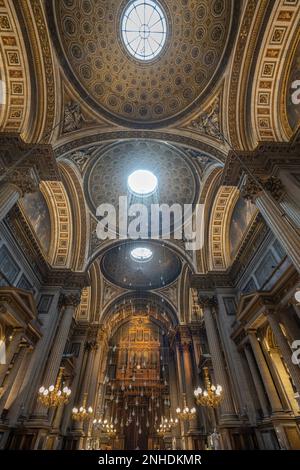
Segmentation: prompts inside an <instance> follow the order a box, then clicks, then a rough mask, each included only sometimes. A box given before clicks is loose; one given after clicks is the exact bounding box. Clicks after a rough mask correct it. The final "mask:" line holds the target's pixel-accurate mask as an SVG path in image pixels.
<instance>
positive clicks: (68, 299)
mask: <svg viewBox="0 0 300 470" xmlns="http://www.w3.org/2000/svg"><path fill="white" fill-rule="evenodd" d="M80 300H81V295H80V293H78V292H64V293H62V294H60V297H59V301H58V305H59V307H60V308H61V307H74V308H76V307H77V306H78V305H79V304H80Z"/></svg>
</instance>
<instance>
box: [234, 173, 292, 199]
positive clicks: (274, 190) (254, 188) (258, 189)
mask: <svg viewBox="0 0 300 470" xmlns="http://www.w3.org/2000/svg"><path fill="white" fill-rule="evenodd" d="M264 190H265V191H268V193H270V194H271V195H272V197H273V198H274V199H275V201H279V200H280V199H281V198H282V196H283V194H284V187H283V185H282V182H281V180H280V179H279V178H277V177H276V176H270V177H269V178H267V179H266V180H260V179H258V178H256V180H254V179H253V178H250V177H249V176H247V178H246V181H245V184H244V185H243V187H242V189H241V196H242V197H243V198H244V199H248V200H250V201H251V202H255V199H256V198H257V197H258V196H259V195H260V194H261V193H262V192H263V191H264Z"/></svg>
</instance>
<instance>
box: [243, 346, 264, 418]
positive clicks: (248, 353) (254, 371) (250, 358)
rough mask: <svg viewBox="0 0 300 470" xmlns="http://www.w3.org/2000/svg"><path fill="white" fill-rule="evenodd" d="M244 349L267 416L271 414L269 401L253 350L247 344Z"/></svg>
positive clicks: (262, 407)
mask: <svg viewBox="0 0 300 470" xmlns="http://www.w3.org/2000/svg"><path fill="white" fill-rule="evenodd" d="M244 351H245V355H246V358H247V362H248V365H249V369H250V372H251V375H252V378H253V382H254V385H255V389H256V392H257V396H258V399H259V403H260V406H261V409H262V412H263V416H264V418H265V417H267V416H268V415H269V410H268V402H267V400H266V396H265V392H264V389H263V385H262V383H261V379H260V377H259V374H258V371H257V368H256V364H255V362H254V358H253V356H252V354H251V351H250V350H249V349H248V347H247V345H246V346H245V348H244Z"/></svg>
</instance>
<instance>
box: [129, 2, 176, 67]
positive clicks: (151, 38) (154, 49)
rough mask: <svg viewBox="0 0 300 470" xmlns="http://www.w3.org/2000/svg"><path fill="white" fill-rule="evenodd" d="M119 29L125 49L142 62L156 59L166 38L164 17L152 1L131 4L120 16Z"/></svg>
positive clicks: (159, 8) (157, 4)
mask: <svg viewBox="0 0 300 470" xmlns="http://www.w3.org/2000/svg"><path fill="white" fill-rule="evenodd" d="M121 29H122V38H123V41H124V44H125V46H126V49H127V50H128V52H129V53H130V54H131V55H132V56H133V57H135V58H136V59H138V60H141V61H143V62H146V61H149V60H152V59H154V58H155V57H157V56H158V55H159V54H160V52H161V51H162V49H163V47H164V45H165V42H166V38H167V22H166V16H165V14H164V12H163V9H162V7H161V6H160V5H159V3H158V2H155V1H152V0H135V1H133V2H131V3H130V4H129V5H128V6H127V8H126V9H125V11H124V13H123V15H122V23H121Z"/></svg>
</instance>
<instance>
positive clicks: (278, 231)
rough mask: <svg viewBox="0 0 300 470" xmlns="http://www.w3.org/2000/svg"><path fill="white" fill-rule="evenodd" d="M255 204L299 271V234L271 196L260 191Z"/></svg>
mask: <svg viewBox="0 0 300 470" xmlns="http://www.w3.org/2000/svg"><path fill="white" fill-rule="evenodd" d="M255 204H256V206H257V207H258V209H259V210H260V212H261V214H262V216H263V217H264V219H265V220H266V222H267V224H268V225H269V227H270V229H271V230H272V232H273V233H274V235H275V237H276V238H277V240H278V241H279V242H280V243H281V245H282V247H283V249H284V250H285V252H286V253H287V255H288V256H289V258H290V259H291V261H292V262H293V264H294V266H295V268H296V269H297V270H298V271H299V272H300V235H299V233H297V230H295V228H294V226H293V225H292V223H291V222H290V221H289V220H288V218H287V217H283V216H282V212H281V211H280V209H279V207H278V205H279V203H278V205H276V202H275V201H274V200H273V198H272V196H270V195H267V194H264V193H260V194H259V196H258V197H257V198H256V200H255Z"/></svg>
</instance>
